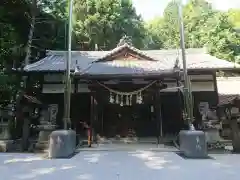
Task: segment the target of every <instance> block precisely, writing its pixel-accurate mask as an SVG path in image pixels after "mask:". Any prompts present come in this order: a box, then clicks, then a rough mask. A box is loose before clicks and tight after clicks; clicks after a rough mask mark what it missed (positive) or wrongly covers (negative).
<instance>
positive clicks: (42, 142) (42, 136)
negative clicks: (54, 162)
mask: <svg viewBox="0 0 240 180" xmlns="http://www.w3.org/2000/svg"><path fill="white" fill-rule="evenodd" d="M52 131H54V130H52ZM52 131H50V130H47V131H46V130H42V131H40V132H39V135H38V141H37V143H36V144H35V147H34V149H35V150H46V149H48V147H49V136H50V134H51V133H52Z"/></svg>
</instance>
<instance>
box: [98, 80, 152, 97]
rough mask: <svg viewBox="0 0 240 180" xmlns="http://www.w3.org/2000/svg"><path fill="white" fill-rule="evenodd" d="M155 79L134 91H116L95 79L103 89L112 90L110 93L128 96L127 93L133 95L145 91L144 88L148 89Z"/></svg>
mask: <svg viewBox="0 0 240 180" xmlns="http://www.w3.org/2000/svg"><path fill="white" fill-rule="evenodd" d="M156 82H157V81H153V82H151V83H150V84H148V85H146V86H145V87H143V88H141V89H138V90H135V91H132V92H121V91H116V90H114V89H111V88H109V87H107V86H106V85H104V84H102V83H100V82H98V81H97V83H98V84H99V85H100V86H102V87H104V88H105V89H107V90H108V91H110V92H112V93H115V94H119V95H124V96H129V95H135V94H139V93H141V92H142V91H145V90H146V89H148V88H149V87H150V86H152V85H153V84H154V83H156Z"/></svg>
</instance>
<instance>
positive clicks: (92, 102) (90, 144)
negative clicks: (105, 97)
mask: <svg viewBox="0 0 240 180" xmlns="http://www.w3.org/2000/svg"><path fill="white" fill-rule="evenodd" d="M90 109H91V110H90V113H91V114H90V122H89V128H90V129H89V133H88V146H89V147H91V146H92V135H93V133H92V128H93V121H94V116H95V114H94V97H93V93H91V107H90Z"/></svg>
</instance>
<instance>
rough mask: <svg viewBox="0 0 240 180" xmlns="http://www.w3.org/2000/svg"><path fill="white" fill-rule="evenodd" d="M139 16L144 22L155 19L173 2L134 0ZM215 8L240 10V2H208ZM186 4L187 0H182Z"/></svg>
mask: <svg viewBox="0 0 240 180" xmlns="http://www.w3.org/2000/svg"><path fill="white" fill-rule="evenodd" d="M132 1H133V4H134V6H135V8H136V10H137V13H138V14H141V15H142V17H143V19H144V20H150V19H153V18H154V17H156V16H161V15H162V13H163V10H164V8H165V7H166V5H167V4H168V2H169V1H171V0H132ZM208 1H209V2H211V3H212V5H213V7H215V8H216V9H219V10H224V11H226V10H228V9H230V8H240V0H208ZM182 2H183V3H186V2H187V0H182Z"/></svg>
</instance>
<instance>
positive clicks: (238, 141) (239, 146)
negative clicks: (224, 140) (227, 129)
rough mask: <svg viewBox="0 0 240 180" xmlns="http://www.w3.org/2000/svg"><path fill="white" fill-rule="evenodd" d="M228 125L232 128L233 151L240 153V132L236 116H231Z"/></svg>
mask: <svg viewBox="0 0 240 180" xmlns="http://www.w3.org/2000/svg"><path fill="white" fill-rule="evenodd" d="M230 126H231V129H232V145H233V151H234V152H236V153H240V132H239V127H238V122H237V118H233V119H232V120H231V121H230Z"/></svg>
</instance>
